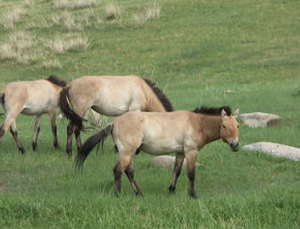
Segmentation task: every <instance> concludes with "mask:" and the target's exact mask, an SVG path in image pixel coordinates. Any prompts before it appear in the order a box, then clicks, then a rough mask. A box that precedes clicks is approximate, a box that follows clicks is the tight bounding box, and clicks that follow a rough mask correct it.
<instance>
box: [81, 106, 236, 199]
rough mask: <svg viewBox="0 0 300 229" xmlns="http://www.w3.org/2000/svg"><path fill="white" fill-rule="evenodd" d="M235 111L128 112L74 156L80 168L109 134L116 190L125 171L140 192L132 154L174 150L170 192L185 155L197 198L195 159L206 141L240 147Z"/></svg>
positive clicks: (89, 141) (234, 147) (214, 109)
mask: <svg viewBox="0 0 300 229" xmlns="http://www.w3.org/2000/svg"><path fill="white" fill-rule="evenodd" d="M237 115H238V110H237V111H235V113H234V114H232V113H231V109H230V107H221V108H206V107H201V108H200V109H196V110H194V112H191V111H175V112H170V113H157V112H153V113H145V112H129V113H126V114H124V115H122V116H120V117H118V118H117V119H115V120H114V121H113V122H112V124H110V125H108V126H107V127H105V128H104V129H103V130H101V131H100V132H99V133H97V134H95V135H93V136H91V137H90V138H89V139H88V140H87V141H86V142H85V143H84V145H83V146H82V149H81V151H80V152H79V154H78V155H77V158H76V166H77V167H78V168H80V167H81V166H82V165H83V163H84V161H85V159H86V157H87V156H88V155H89V153H90V152H91V150H92V149H93V148H94V147H95V146H96V145H97V144H99V143H103V142H104V140H105V138H106V137H107V136H108V135H110V134H111V135H112V137H113V140H114V142H115V145H116V148H117V149H118V151H119V152H120V158H119V162H118V163H117V164H116V165H115V167H114V169H113V172H114V176H115V191H116V194H119V193H120V191H121V175H122V172H123V171H125V174H126V175H127V177H128V179H129V181H130V183H131V186H132V188H133V190H134V192H135V193H136V194H137V195H139V194H141V191H140V189H139V187H138V186H137V183H136V181H135V179H134V174H133V167H132V157H133V156H134V154H135V152H136V151H137V150H138V149H140V148H141V149H142V150H144V151H145V152H147V153H149V154H154V155H160V154H169V153H176V162H175V167H174V174H173V178H172V180H171V183H170V186H169V191H170V192H174V191H175V188H176V183H177V179H178V177H179V175H180V173H181V167H182V164H183V161H184V158H186V161H187V170H188V172H187V175H188V178H189V195H190V196H191V197H192V198H196V194H195V191H194V180H195V162H196V159H197V154H198V151H199V150H200V149H202V148H203V147H204V146H205V145H206V144H208V143H210V142H212V141H215V140H217V139H220V138H221V139H222V140H223V141H225V142H227V143H228V144H229V145H230V147H231V149H232V150H233V151H237V150H238V148H239V140H238V127H239V124H238V122H237V121H236V116H237Z"/></svg>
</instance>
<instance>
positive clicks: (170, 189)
mask: <svg viewBox="0 0 300 229" xmlns="http://www.w3.org/2000/svg"><path fill="white" fill-rule="evenodd" d="M168 190H169V192H170V193H172V194H173V193H175V187H174V186H172V185H170V186H169V188H168Z"/></svg>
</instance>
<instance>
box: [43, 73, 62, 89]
mask: <svg viewBox="0 0 300 229" xmlns="http://www.w3.org/2000/svg"><path fill="white" fill-rule="evenodd" d="M46 80H48V81H49V82H51V83H53V84H55V85H57V86H60V87H65V86H67V82H66V81H64V80H61V79H59V78H58V77H57V76H54V75H51V76H49V77H48V78H47V79H46Z"/></svg>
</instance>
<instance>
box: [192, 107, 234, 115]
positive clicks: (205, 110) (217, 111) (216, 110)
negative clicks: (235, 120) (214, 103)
mask: <svg viewBox="0 0 300 229" xmlns="http://www.w3.org/2000/svg"><path fill="white" fill-rule="evenodd" d="M222 110H224V111H226V114H227V115H228V116H230V115H231V114H232V111H231V108H230V106H223V107H206V106H202V107H199V108H196V109H195V110H194V111H193V112H194V113H197V114H205V115H221V112H222Z"/></svg>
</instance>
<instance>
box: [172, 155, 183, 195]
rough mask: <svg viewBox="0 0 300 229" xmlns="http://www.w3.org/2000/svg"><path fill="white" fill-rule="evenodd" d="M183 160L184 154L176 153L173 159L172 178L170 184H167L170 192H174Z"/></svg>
mask: <svg viewBox="0 0 300 229" xmlns="http://www.w3.org/2000/svg"><path fill="white" fill-rule="evenodd" d="M183 161H184V154H179V153H178V154H177V155H176V160H175V164H174V170H173V178H172V180H171V183H170V186H169V191H170V192H171V193H173V192H175V189H176V184H177V180H178V177H179V176H180V173H181V168H182V164H183Z"/></svg>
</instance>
